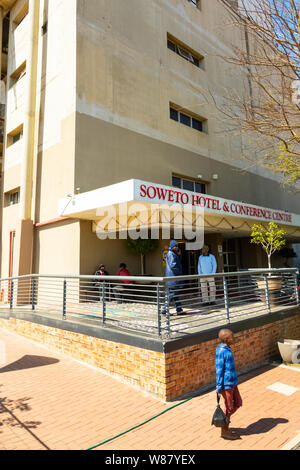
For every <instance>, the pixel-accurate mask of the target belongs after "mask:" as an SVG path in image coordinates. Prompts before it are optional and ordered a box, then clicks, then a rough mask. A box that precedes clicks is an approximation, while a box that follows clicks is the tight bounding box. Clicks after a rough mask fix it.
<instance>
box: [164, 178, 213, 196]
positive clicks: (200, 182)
mask: <svg viewBox="0 0 300 470" xmlns="http://www.w3.org/2000/svg"><path fill="white" fill-rule="evenodd" d="M175 179H177V180H179V181H180V186H176V185H175V184H174V180H175ZM184 181H185V182H187V183H192V184H193V187H194V189H193V190H191V189H187V188H184V187H183V185H184ZM197 184H199V185H201V191H196V185H197ZM172 187H174V188H178V189H182V190H184V191H191V192H193V193H197V194H207V184H206V183H204V182H203V181H199V180H196V179H193V178H189V177H185V176H177V175H175V174H173V175H172Z"/></svg>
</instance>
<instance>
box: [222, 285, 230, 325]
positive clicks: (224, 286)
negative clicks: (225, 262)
mask: <svg viewBox="0 0 300 470" xmlns="http://www.w3.org/2000/svg"><path fill="white" fill-rule="evenodd" d="M223 289H224V302H225V310H226V318H227V321H228V323H230V314H229V297H228V285H227V279H226V277H225V276H224V277H223Z"/></svg>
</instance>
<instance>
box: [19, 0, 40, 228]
mask: <svg viewBox="0 0 300 470" xmlns="http://www.w3.org/2000/svg"><path fill="white" fill-rule="evenodd" d="M39 16H40V0H30V1H29V12H28V23H29V30H28V36H29V39H28V41H29V44H28V56H27V60H26V75H27V91H26V102H25V110H24V128H23V142H24V156H23V160H22V169H21V191H20V219H21V220H31V209H32V187H33V181H32V178H33V160H34V148H35V145H34V136H35V116H36V95H37V92H36V88H37V61H38V39H39Z"/></svg>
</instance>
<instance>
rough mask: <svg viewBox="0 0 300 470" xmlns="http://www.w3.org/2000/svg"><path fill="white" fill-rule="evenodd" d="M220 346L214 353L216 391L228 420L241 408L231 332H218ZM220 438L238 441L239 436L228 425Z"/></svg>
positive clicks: (226, 330)
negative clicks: (220, 397) (220, 396)
mask: <svg viewBox="0 0 300 470" xmlns="http://www.w3.org/2000/svg"><path fill="white" fill-rule="evenodd" d="M218 337H219V340H220V341H221V344H220V345H219V346H218V347H217V351H216V391H217V393H218V394H221V395H222V396H223V398H224V402H225V414H226V416H227V417H228V418H229V419H230V417H231V416H232V415H233V413H235V412H236V410H237V409H238V408H240V407H241V406H242V398H241V396H240V393H239V390H238V387H237V384H238V380H237V375H236V370H235V364H234V358H233V354H232V350H231V345H232V344H233V343H234V336H233V332H232V331H231V330H228V329H222V330H220V331H219V336H218ZM221 437H222V438H224V439H230V440H235V439H239V435H238V434H237V433H235V432H234V431H232V430H231V429H229V424H228V425H226V426H224V427H222V428H221Z"/></svg>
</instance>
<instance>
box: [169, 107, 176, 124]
mask: <svg viewBox="0 0 300 470" xmlns="http://www.w3.org/2000/svg"><path fill="white" fill-rule="evenodd" d="M170 118H171V119H173V120H174V121H178V111H176V109H173V108H170Z"/></svg>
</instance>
